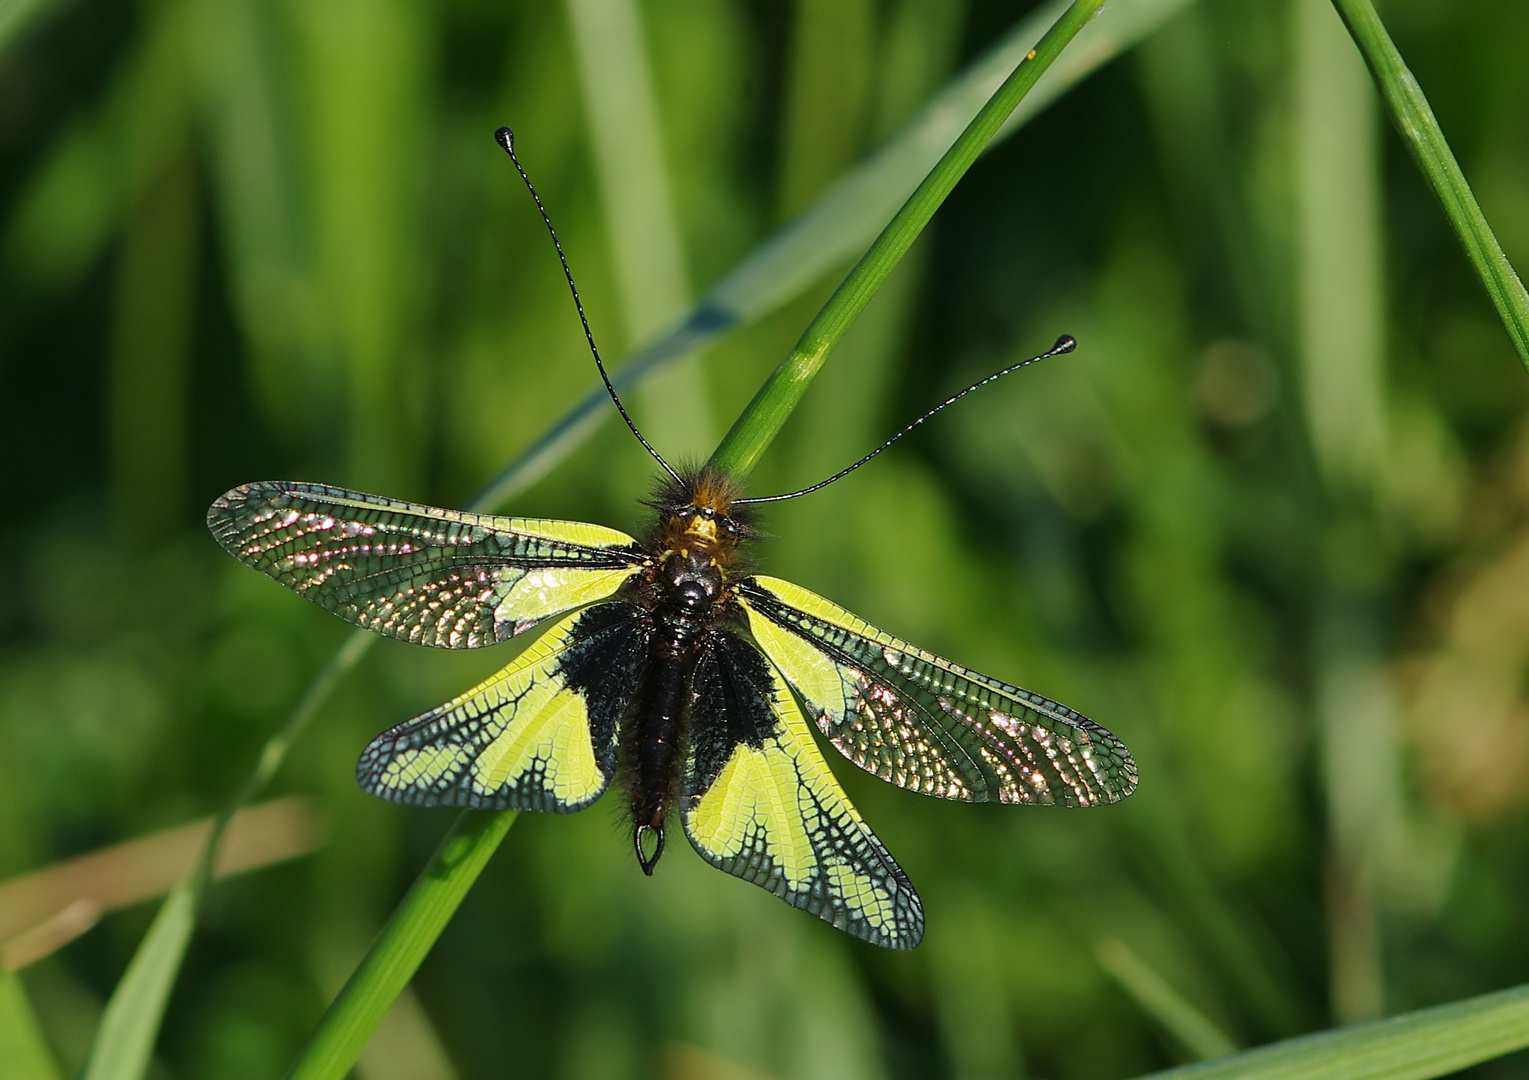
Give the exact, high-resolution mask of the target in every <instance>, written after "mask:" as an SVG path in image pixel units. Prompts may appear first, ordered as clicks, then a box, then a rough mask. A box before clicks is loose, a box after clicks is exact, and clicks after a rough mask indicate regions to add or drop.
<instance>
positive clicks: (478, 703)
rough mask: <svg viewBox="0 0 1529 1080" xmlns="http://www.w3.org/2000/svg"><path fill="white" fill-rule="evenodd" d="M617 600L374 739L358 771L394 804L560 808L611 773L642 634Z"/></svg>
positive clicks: (554, 630) (558, 626) (600, 785)
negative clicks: (480, 681)
mask: <svg viewBox="0 0 1529 1080" xmlns="http://www.w3.org/2000/svg"><path fill="white" fill-rule="evenodd" d="M644 626H645V623H644V620H643V618H642V612H641V611H640V610H639V609H638V608H636V607H634V606H633V605H631V604H627V603H624V602H617V603H609V604H598V605H596V606H594V607H591V608H587V609H585V610H583V611H579V612H574V613H573V614H570V615H565V616H563V618H561V619H559V620H557V621H556V622H554V623H553V624H552V626H550V627H549V628H548V629H547V631H546V632H545V633H544V634H543V635H542V636H541V637H539V638H537V640H536V641H534V642H532V643H531V645H530V646H529V647H528V648H527V649H526V651H525V652H523V653H521V654H520V655H519V656H518V657H516V658H515V660H514V661H513V662H512V663H511V664H510V665H509V666H508V667H506V668H505V669H504V670H502V671H500V672H499V673H498V674H497V675H495V676H494V677H493V678H491V679H489V680H488V681H486V682H484V683H481V684H479V685H478V686H475V687H473V689H471V690H469V691H468V692H467V693H465V694H463V695H462V696H461V697H459V698H457V699H455V700H454V701H449V702H447V703H446V704H445V705H442V706H441V707H440V708H438V709H432V710H431V711H430V712H427V713H425V714H423V715H421V716H416V717H415V718H414V719H412V720H408V721H405V722H404V723H402V724H399V725H398V726H397V727H395V728H392V729H390V730H388V731H385V732H383V733H382V734H381V735H378V736H377V737H376V738H375V739H373V740H372V741H371V743H370V744H368V746H367V747H366V749H365V750H364V751H362V753H361V760H360V762H359V763H358V764H357V766H356V779H357V780H358V781H359V782H360V784H361V786H362V788H364V789H365V790H367V791H369V792H371V793H372V794H373V795H377V796H379V797H381V798H384V799H388V800H390V801H392V802H398V803H409V804H411V805H416V806H468V807H473V808H475V809H500V810H508V809H521V810H542V811H547V812H551V813H566V812H568V811H572V810H579V809H582V808H583V807H585V806H588V805H589V804H590V803H592V802H594V801H595V800H596V799H597V798H599V797H600V794H601V792H603V791H604V790H605V788H606V786H607V785H608V784H609V783H610V779H611V776H612V774H614V772H615V771H616V746H617V729H618V727H619V725H620V722H621V718H622V716H623V715H624V714H625V713H626V710H627V707H628V705H629V704H630V703H631V699H632V694H633V693H634V692H635V687H636V686H637V684H638V682H639V681H640V680H641V678H642V674H643V665H644V663H645V662H646V656H647V636H646V635H647V631H646V630H644V629H643V627H644Z"/></svg>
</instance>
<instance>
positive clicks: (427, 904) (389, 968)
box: [287, 810, 519, 1080]
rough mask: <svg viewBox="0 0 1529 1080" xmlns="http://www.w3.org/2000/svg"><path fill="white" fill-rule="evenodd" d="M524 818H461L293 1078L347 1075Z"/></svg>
mask: <svg viewBox="0 0 1529 1080" xmlns="http://www.w3.org/2000/svg"><path fill="white" fill-rule="evenodd" d="M518 815H519V811H518V810H502V811H499V812H497V813H484V812H482V811H476V812H475V811H471V810H468V811H464V812H463V813H462V815H461V816H460V817H458V818H457V820H456V823H455V824H454V825H452V827H451V830H450V831H449V832H448V833H447V834H446V838H445V839H444V840H442V841H441V845H440V847H438V848H437V849H436V851H435V854H434V855H433V856H431V859H430V862H429V865H427V866H426V867H425V871H424V873H422V874H420V876H419V878H418V879H416V881H415V882H414V886H413V888H411V889H410V890H409V893H408V895H407V896H405V897H404V898H403V902H402V903H400V904H399V905H398V907H397V909H396V910H394V912H393V915H392V917H391V918H390V919H388V922H387V925H386V926H384V927H383V928H382V932H381V933H379V934H378V935H377V940H376V941H374V942H373V943H372V947H371V948H370V949H368V950H367V953H366V956H365V958H364V959H363V960H362V961H361V964H360V966H359V967H357V968H356V970H355V972H354V973H353V974H352V975H351V977H350V980H349V981H348V982H346V984H345V987H344V989H342V990H341V991H340V995H339V997H337V998H335V1000H334V1004H332V1005H331V1006H330V1007H329V1011H328V1012H326V1013H325V1014H324V1019H323V1020H322V1021H321V1022H320V1023H319V1026H318V1028H317V1029H315V1030H314V1033H313V1038H312V1039H310V1040H309V1042H308V1045H307V1046H306V1047H304V1048H303V1052H302V1053H301V1054H300V1055H299V1056H298V1059H297V1063H296V1064H295V1065H293V1067H292V1071H291V1072H289V1073H288V1074H287V1076H288V1077H289V1078H290V1080H318V1078H319V1077H343V1076H345V1075H346V1074H347V1073H348V1072H350V1068H351V1066H352V1065H354V1064H355V1063H356V1059H357V1058H358V1057H360V1056H361V1050H362V1048H363V1047H365V1046H366V1040H367V1039H369V1038H371V1035H372V1031H373V1029H374V1028H376V1026H377V1024H378V1022H379V1021H381V1019H382V1017H383V1015H384V1014H385V1013H386V1012H387V1011H388V1009H389V1008H390V1007H391V1006H392V1004H393V999H394V998H396V997H397V996H398V995H399V994H401V993H402V992H403V989H404V987H406V986H408V985H409V980H410V979H412V978H414V972H415V971H416V970H417V969H418V968H419V965H420V963H421V962H423V961H424V959H425V955H426V954H427V953H429V952H430V949H431V946H433V945H434V944H435V939H436V938H438V937H440V935H441V931H442V930H444V929H446V924H447V923H448V922H450V921H451V916H452V915H453V914H454V913H455V912H456V910H457V906H458V905H459V904H461V903H462V899H463V897H465V896H466V895H467V891H468V890H469V889H471V888H472V886H473V882H475V881H477V880H478V875H479V874H481V873H482V872H483V868H484V867H485V866H486V865H488V860H489V857H490V856H492V855H493V854H494V851H495V850H496V849H497V848H498V847H499V842H500V841H501V840H503V839H504V837H505V834H506V833H508V832H509V831H510V826H511V825H513V824H514V823H515V818H516V817H517V816H518Z"/></svg>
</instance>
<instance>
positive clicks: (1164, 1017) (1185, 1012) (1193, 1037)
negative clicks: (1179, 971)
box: [1094, 938, 1237, 1059]
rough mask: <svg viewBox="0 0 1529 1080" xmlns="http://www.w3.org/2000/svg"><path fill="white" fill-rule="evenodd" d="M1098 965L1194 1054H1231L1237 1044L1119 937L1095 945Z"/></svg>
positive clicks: (1208, 1056) (1221, 1055)
mask: <svg viewBox="0 0 1529 1080" xmlns="http://www.w3.org/2000/svg"><path fill="white" fill-rule="evenodd" d="M1094 955H1095V956H1096V957H1098V960H1099V966H1100V967H1102V968H1104V970H1105V971H1108V972H1109V973H1110V974H1111V975H1113V976H1114V977H1115V981H1116V982H1118V983H1119V984H1120V986H1121V989H1123V990H1124V991H1125V992H1126V993H1128V994H1130V995H1131V997H1132V998H1134V999H1135V1001H1136V1003H1137V1004H1138V1005H1140V1006H1141V1009H1142V1011H1143V1012H1145V1013H1146V1014H1147V1015H1148V1016H1150V1017H1152V1019H1154V1020H1156V1021H1157V1022H1158V1023H1159V1024H1161V1025H1162V1027H1163V1029H1164V1030H1165V1031H1167V1032H1168V1033H1169V1034H1170V1035H1172V1036H1173V1037H1174V1038H1175V1039H1176V1040H1178V1041H1179V1042H1180V1043H1181V1044H1183V1046H1184V1048H1185V1049H1186V1050H1188V1051H1189V1052H1190V1053H1191V1054H1193V1055H1194V1056H1195V1057H1198V1058H1201V1059H1205V1058H1217V1057H1223V1056H1224V1055H1226V1054H1230V1053H1232V1052H1233V1051H1235V1050H1236V1049H1237V1044H1236V1043H1234V1042H1232V1040H1231V1039H1230V1038H1229V1037H1228V1036H1227V1034H1226V1033H1225V1032H1224V1031H1222V1030H1221V1029H1220V1028H1219V1027H1217V1026H1216V1024H1215V1023H1214V1022H1213V1021H1212V1020H1211V1019H1210V1018H1209V1017H1208V1016H1206V1015H1205V1014H1204V1013H1203V1012H1201V1011H1200V1010H1199V1009H1197V1008H1195V1006H1194V1004H1193V1003H1191V1002H1190V1001H1189V1000H1188V999H1187V998H1185V997H1184V995H1182V994H1180V993H1179V992H1178V991H1177V990H1175V989H1174V988H1173V987H1172V986H1170V985H1168V982H1167V980H1165V979H1164V978H1163V977H1162V976H1161V975H1159V974H1158V973H1157V972H1156V971H1153V970H1152V968H1151V967H1150V966H1149V965H1148V964H1147V962H1146V961H1144V960H1143V959H1142V958H1141V957H1139V956H1137V955H1136V954H1135V953H1134V952H1132V951H1131V950H1130V948H1128V947H1127V946H1126V944H1125V943H1124V942H1123V941H1120V940H1119V939H1118V938H1105V939H1103V940H1102V941H1100V942H1099V943H1098V945H1096V946H1095V948H1094Z"/></svg>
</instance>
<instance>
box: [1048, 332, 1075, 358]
mask: <svg viewBox="0 0 1529 1080" xmlns="http://www.w3.org/2000/svg"><path fill="white" fill-rule="evenodd" d="M1077 347H1078V339H1077V338H1075V337H1073V336H1072V335H1071V334H1063V335H1062V336H1061V337H1059V338H1057V339H1056V344H1055V345H1053V346H1051V355H1052V356H1058V355H1060V354H1062V353H1070V352H1072V351H1073V350H1074V349H1076V348H1077Z"/></svg>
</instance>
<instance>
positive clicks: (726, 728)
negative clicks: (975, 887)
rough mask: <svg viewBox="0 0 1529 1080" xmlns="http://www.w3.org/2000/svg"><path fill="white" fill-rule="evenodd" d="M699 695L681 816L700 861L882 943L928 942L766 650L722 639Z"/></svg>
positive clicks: (914, 904)
mask: <svg viewBox="0 0 1529 1080" xmlns="http://www.w3.org/2000/svg"><path fill="white" fill-rule="evenodd" d="M692 689H693V703H692V706H691V716H692V721H691V725H690V743H689V749H688V752H687V755H686V761H685V768H684V775H683V778H682V800H681V807H682V816H683V819H684V824H685V834H686V835H687V836H689V837H690V842H691V844H692V845H694V847H695V849H696V851H698V852H699V853H700V855H701V857H702V858H703V859H705V860H706V861H707V862H709V863H711V864H712V865H713V866H716V867H718V868H719V869H722V870H726V871H727V872H728V873H729V874H733V875H735V876H737V877H740V878H743V879H744V880H745V881H750V882H753V883H754V884H755V885H759V886H761V887H762V888H764V889H767V890H768V891H770V892H772V893H774V894H775V895H776V896H779V897H780V898H781V899H783V900H785V901H786V902H787V903H788V904H791V905H792V906H794V907H799V908H802V909H804V910H806V911H810V912H811V913H812V914H814V915H817V916H818V917H819V918H821V919H824V920H826V921H828V922H830V923H832V924H833V925H834V926H837V927H839V928H840V929H841V930H846V931H848V932H849V933H851V934H853V935H855V936H856V937H859V938H862V939H864V940H866V941H869V942H871V943H872V944H875V945H881V946H885V947H887V948H893V949H911V948H912V947H913V946H914V945H916V944H918V941H919V939H920V938H921V937H923V934H924V909H923V905H922V904H921V903H920V901H919V898H918V894H917V893H916V892H914V890H913V886H912V884H910V883H909V881H908V878H907V876H906V875H905V874H904V873H903V871H902V869H901V868H900V867H899V866H898V865H897V863H896V862H894V861H893V859H892V856H891V855H890V854H888V853H887V849H886V848H884V847H883V846H882V844H881V841H879V840H878V839H876V836H875V834H874V833H872V832H871V830H870V828H869V827H868V826H867V825H866V824H865V822H864V821H862V820H861V818H860V815H859V813H857V812H856V810H855V808H854V807H853V806H852V805H850V801H849V798H848V797H847V796H846V795H845V793H844V789H843V788H841V787H840V786H839V782H838V781H837V780H836V779H835V778H834V775H833V773H832V772H830V771H829V769H828V764H827V763H826V762H825V761H824V760H823V755H822V754H821V753H819V751H818V748H817V745H816V744H815V743H814V742H813V738H812V734H811V732H810V730H809V729H808V726H807V722H806V719H805V717H803V715H802V711H801V709H800V708H799V707H798V705H797V703H796V700H795V699H794V698H793V697H792V696H791V691H790V690H789V689H788V688H787V686H786V684H785V682H784V681H783V680H782V679H781V676H780V674H779V673H778V672H776V671H774V670H773V669H772V668H771V667H770V665H769V664H768V663H767V662H766V661H765V658H764V657H763V656H762V655H761V654H760V652H759V650H758V649H756V648H755V647H754V646H753V645H751V644H750V643H748V642H747V641H744V640H743V639H742V638H741V637H738V636H736V635H734V634H732V633H727V632H717V633H715V634H714V635H713V639H712V641H711V643H709V644H708V645H707V646H706V647H705V648H703V649H702V651H701V654H700V656H699V657H698V659H697V662H696V667H695V673H694V677H693V682H692Z"/></svg>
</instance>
